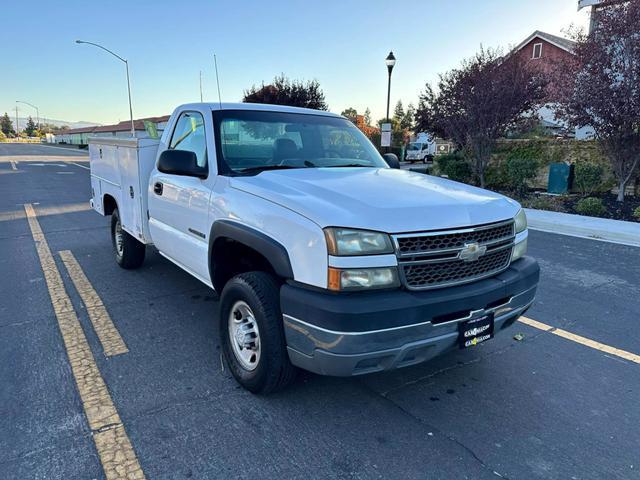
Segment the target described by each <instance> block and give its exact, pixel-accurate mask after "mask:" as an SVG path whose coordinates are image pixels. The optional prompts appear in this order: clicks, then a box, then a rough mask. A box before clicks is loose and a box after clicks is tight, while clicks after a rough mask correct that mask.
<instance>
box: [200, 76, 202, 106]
mask: <svg viewBox="0 0 640 480" xmlns="http://www.w3.org/2000/svg"><path fill="white" fill-rule="evenodd" d="M200 103H202V70H200Z"/></svg>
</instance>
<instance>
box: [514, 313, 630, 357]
mask: <svg viewBox="0 0 640 480" xmlns="http://www.w3.org/2000/svg"><path fill="white" fill-rule="evenodd" d="M518 321H519V322H522V323H524V324H526V325H529V326H530V327H533V328H537V329H538V330H544V331H545V332H549V333H553V334H554V335H558V336H559V337H562V338H566V339H567V340H571V341H572V342H576V343H579V344H580V345H585V346H587V347H590V348H593V349H595V350H600V351H601V352H604V353H608V354H610V355H615V356H616V357H620V358H624V359H625V360H629V361H630V362H634V363H640V355H636V354H635V353H631V352H627V351H625V350H620V349H619V348H615V347H611V346H609V345H605V344H604V343H600V342H596V341H595V340H591V339H590V338H586V337H582V336H580V335H576V334H575V333H571V332H567V331H566V330H562V329H561V328H555V327H552V326H551V325H547V324H546V323H542V322H538V321H536V320H532V319H530V318H527V317H520V318H519V319H518Z"/></svg>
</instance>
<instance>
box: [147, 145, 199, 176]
mask: <svg viewBox="0 0 640 480" xmlns="http://www.w3.org/2000/svg"><path fill="white" fill-rule="evenodd" d="M158 170H159V171H160V172H162V173H168V174H170V175H182V176H185V177H198V178H207V174H208V172H207V169H206V168H203V167H199V166H198V157H197V156H196V154H195V153H194V152H189V151H187V150H165V151H164V152H162V153H161V154H160V158H159V159H158Z"/></svg>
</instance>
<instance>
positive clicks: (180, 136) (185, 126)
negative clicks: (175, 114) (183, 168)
mask: <svg viewBox="0 0 640 480" xmlns="http://www.w3.org/2000/svg"><path fill="white" fill-rule="evenodd" d="M169 149H171V150H187V151H189V152H193V153H195V154H196V157H197V164H198V166H199V167H202V168H204V167H206V166H207V140H206V137H205V134H204V118H202V115H201V114H199V113H198V112H184V113H182V114H181V115H180V117H179V118H178V122H177V123H176V127H175V129H174V130H173V135H172V136H171V142H170V143H169Z"/></svg>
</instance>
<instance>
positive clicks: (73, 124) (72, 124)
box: [0, 112, 102, 130]
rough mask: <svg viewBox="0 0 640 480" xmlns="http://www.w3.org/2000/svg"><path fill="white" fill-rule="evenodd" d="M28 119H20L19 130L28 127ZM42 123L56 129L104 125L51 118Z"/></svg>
mask: <svg viewBox="0 0 640 480" xmlns="http://www.w3.org/2000/svg"><path fill="white" fill-rule="evenodd" d="M3 113H4V112H3ZM3 113H0V115H3ZM7 113H8V114H9V118H11V121H12V122H13V124H14V128H15V123H16V117H15V115H14V116H12V115H11V113H9V112H7ZM28 118H29V117H18V130H22V129H23V128H24V127H25V126H26V125H27V120H28ZM31 118H33V121H34V122H35V121H37V120H36V117H35V116H33V117H31ZM40 122H41V123H49V124H51V125H55V126H56V127H61V126H63V125H67V126H68V127H69V128H84V127H96V126H100V125H102V124H101V123H96V122H85V121H83V120H80V121H77V122H69V121H67V120H54V119H51V118H44V117H41V118H40Z"/></svg>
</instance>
